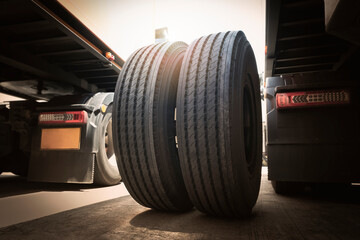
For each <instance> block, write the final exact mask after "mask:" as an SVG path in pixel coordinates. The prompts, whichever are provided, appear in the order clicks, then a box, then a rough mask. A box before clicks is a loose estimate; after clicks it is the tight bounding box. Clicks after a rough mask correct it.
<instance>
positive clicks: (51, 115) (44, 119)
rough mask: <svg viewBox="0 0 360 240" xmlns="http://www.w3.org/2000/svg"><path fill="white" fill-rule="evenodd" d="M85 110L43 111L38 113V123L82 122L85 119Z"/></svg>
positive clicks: (84, 121)
mask: <svg viewBox="0 0 360 240" xmlns="http://www.w3.org/2000/svg"><path fill="white" fill-rule="evenodd" d="M87 117H88V116H87V112H85V111H76V112H45V113H40V115H39V124H69V123H79V124H84V123H86V121H87Z"/></svg>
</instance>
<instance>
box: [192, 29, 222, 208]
mask: <svg viewBox="0 0 360 240" xmlns="http://www.w3.org/2000/svg"><path fill="white" fill-rule="evenodd" d="M210 37H211V35H208V36H207V37H206V39H205V40H204V42H203V43H202V46H201V50H200V55H199V61H198V62H197V66H196V75H195V87H194V111H193V114H194V116H193V124H194V135H195V152H196V161H197V170H198V172H199V178H200V185H201V188H202V189H203V191H204V197H205V201H206V203H207V205H208V206H209V210H210V211H211V212H213V213H215V212H216V211H215V209H214V208H213V206H212V204H211V201H210V198H209V195H208V193H207V191H206V187H205V182H204V176H203V173H202V169H201V165H202V164H201V159H200V153H199V151H200V150H199V141H198V134H199V132H198V121H197V114H198V112H197V110H198V109H197V108H198V104H197V97H198V95H197V94H198V90H199V89H198V87H199V86H198V82H199V70H200V66H201V64H202V60H203V59H202V55H203V53H204V49H205V46H206V44H207V41H208V40H209V38H210Z"/></svg>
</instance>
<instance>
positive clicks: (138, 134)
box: [113, 42, 193, 211]
mask: <svg viewBox="0 0 360 240" xmlns="http://www.w3.org/2000/svg"><path fill="white" fill-rule="evenodd" d="M186 47H187V45H186V44H185V43H182V42H174V43H160V44H155V45H150V46H148V47H144V48H141V49H139V50H138V51H136V52H135V53H134V54H132V56H131V57H130V58H129V59H128V60H127V62H126V64H125V65H124V67H123V69H122V70H121V73H120V76H119V79H118V82H117V85H116V90H115V96H114V110H113V115H114V124H113V129H114V130H113V134H114V143H115V153H116V156H117V160H118V166H119V170H120V174H121V176H122V178H123V182H124V184H125V186H126V188H127V190H128V191H129V193H130V195H131V196H132V197H133V198H134V199H135V200H136V201H137V202H138V203H140V204H141V205H143V206H146V207H149V208H153V209H157V210H168V211H186V210H189V209H192V208H193V205H192V203H191V201H190V199H189V197H188V194H187V192H186V189H185V185H184V182H183V179H182V175H181V170H180V163H179V158H178V153H177V148H176V142H175V135H176V127H175V119H174V115H175V105H176V93H177V82H178V77H179V72H180V67H181V62H182V58H183V56H184V53H185V50H186Z"/></svg>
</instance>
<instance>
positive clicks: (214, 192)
mask: <svg viewBox="0 0 360 240" xmlns="http://www.w3.org/2000/svg"><path fill="white" fill-rule="evenodd" d="M220 34H221V33H218V34H217V35H216V36H215V38H214V40H213V42H212V43H211V46H210V52H209V58H208V61H207V65H206V75H205V92H204V128H205V149H206V159H207V161H208V171H209V176H210V183H211V185H212V186H213V187H214V186H215V183H214V177H213V175H212V174H213V173H212V170H211V160H210V147H209V126H208V119H207V111H208V104H207V102H208V81H209V67H210V63H211V61H212V56H211V54H212V51H213V47H214V44H215V42H216V40H217V39H218V37H219V36H220ZM213 195H214V199H215V201H216V204H217V206H218V207H219V209H220V211H221V212H224V210H223V208H222V206H221V204H220V201H219V198H218V196H217V193H216V191H215V189H214V191H213Z"/></svg>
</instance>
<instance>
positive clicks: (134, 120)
mask: <svg viewBox="0 0 360 240" xmlns="http://www.w3.org/2000/svg"><path fill="white" fill-rule="evenodd" d="M157 46H158V45H153V46H152V48H150V50H149V52H148V53H147V55H146V56H145V58H144V59H143V61H142V63H141V67H140V70H139V76H138V78H137V81H136V85H135V91H134V104H133V122H132V124H133V135H134V149H135V157H136V162H137V165H138V166H139V170H140V178H141V181H142V182H143V185H144V189H145V191H146V193H147V196H149V198H150V200H151V204H152V205H153V206H154V207H157V208H161V207H163V206H164V205H163V206H161V205H162V204H159V205H158V203H157V201H156V200H155V199H154V197H153V196H152V195H151V194H150V190H149V187H148V186H147V183H148V181H145V177H144V174H143V171H142V168H141V167H140V166H141V165H140V156H139V149H138V140H137V133H136V132H137V131H136V114H137V111H136V109H137V99H138V92H139V84H140V80H141V78H142V73H143V69H144V66H145V64H146V62H147V59H148V58H149V56H150V54H152V52H153V50H154V49H155V48H156V47H157ZM160 48H161V47H160ZM154 58H155V56H153V59H154ZM139 62H140V61H139ZM149 72H150V69H149V70H148V71H147V75H148V73H149ZM146 79H147V78H146ZM145 82H147V81H146V80H145ZM144 86H145V85H144ZM145 91H146V87H144V91H143V92H145ZM141 135H142V136H141V139H143V138H144V132H143V131H142V134H141ZM145 147H146V146H143V151H144V156H145V159H144V162H146V163H147V154H146V148H145ZM147 169H149V168H148V166H147ZM149 175H150V174H149ZM150 179H152V177H150ZM153 187H155V186H154V185H153ZM155 189H156V188H155Z"/></svg>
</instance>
